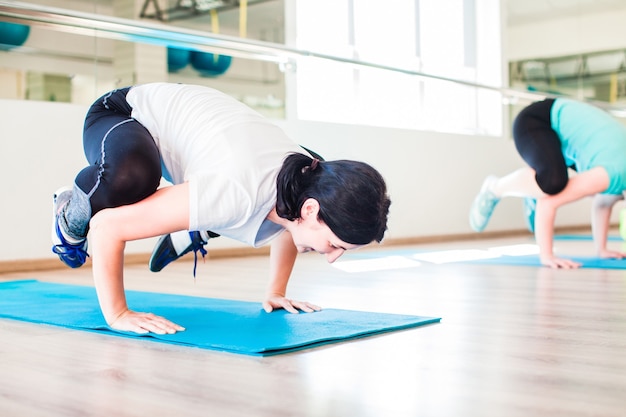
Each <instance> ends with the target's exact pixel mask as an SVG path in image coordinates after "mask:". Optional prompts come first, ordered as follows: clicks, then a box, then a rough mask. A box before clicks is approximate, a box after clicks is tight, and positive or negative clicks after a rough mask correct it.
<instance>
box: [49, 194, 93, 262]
mask: <svg viewBox="0 0 626 417" xmlns="http://www.w3.org/2000/svg"><path fill="white" fill-rule="evenodd" d="M71 197H72V188H70V187H63V188H60V189H58V190H57V191H56V192H55V193H54V196H53V198H52V236H51V237H52V252H54V253H56V254H57V255H59V259H61V261H62V262H63V263H64V264H65V265H67V266H69V267H70V268H78V267H79V266H82V265H83V264H84V263H85V261H86V260H87V257H88V256H89V254H88V253H87V239H83V240H81V241H80V242H77V243H70V242H68V240H67V239H66V238H65V236H63V233H62V232H61V228H60V226H59V215H60V214H61V211H62V210H63V207H65V205H66V204H67V203H68V201H70V198H71Z"/></svg>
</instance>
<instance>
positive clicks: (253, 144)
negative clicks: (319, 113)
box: [126, 83, 306, 247]
mask: <svg viewBox="0 0 626 417" xmlns="http://www.w3.org/2000/svg"><path fill="white" fill-rule="evenodd" d="M126 100H127V101H128V103H129V104H130V105H131V107H132V108H133V111H132V117H133V118H135V119H136V120H137V121H139V122H140V123H141V124H142V125H143V126H145V127H146V129H148V131H149V132H150V134H151V135H152V137H153V138H154V141H155V142H156V144H157V146H158V147H159V150H160V152H161V159H162V163H163V166H164V168H165V169H166V170H167V172H164V176H165V177H166V178H167V179H168V180H170V181H171V182H172V183H173V184H180V183H183V182H185V181H187V182H189V199H190V201H189V203H190V204H189V207H190V210H189V230H211V231H212V232H215V233H219V234H220V235H222V236H226V237H230V238H232V239H235V240H238V241H241V242H244V243H247V244H249V245H251V246H254V247H258V246H262V245H264V244H266V243H267V242H269V241H270V240H271V239H273V238H274V237H275V236H276V235H277V234H279V233H280V232H282V230H283V229H282V228H280V227H279V226H277V225H275V224H274V223H271V222H269V221H268V220H266V217H267V215H268V214H269V212H270V211H271V210H272V209H273V208H274V206H275V205H276V177H277V175H278V172H279V170H280V168H281V166H282V163H283V160H284V158H285V157H286V156H287V155H288V154H289V153H293V152H297V153H302V154H306V151H304V150H303V149H302V148H301V147H300V146H299V145H298V144H297V143H295V142H294V141H293V140H291V139H290V138H288V137H287V136H286V135H285V133H284V132H283V131H282V130H281V129H280V128H278V127H277V126H275V125H273V124H272V123H270V122H269V121H268V120H266V119H265V118H264V117H263V116H261V115H260V114H258V113H257V112H255V111H254V110H252V109H250V108H249V107H247V106H246V105H244V104H243V103H241V102H239V101H237V100H236V99H234V98H232V97H230V96H228V95H226V94H224V93H222V92H220V91H217V90H214V89H212V88H208V87H203V86H195V85H183V84H169V83H153V84H144V85H139V86H135V87H132V88H131V89H130V91H129V92H128V95H127V96H126Z"/></svg>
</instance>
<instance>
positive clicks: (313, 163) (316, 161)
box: [301, 158, 320, 174]
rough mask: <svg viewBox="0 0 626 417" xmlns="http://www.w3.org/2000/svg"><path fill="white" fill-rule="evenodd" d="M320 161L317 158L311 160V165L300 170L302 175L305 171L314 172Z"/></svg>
mask: <svg viewBox="0 0 626 417" xmlns="http://www.w3.org/2000/svg"><path fill="white" fill-rule="evenodd" d="M319 162H320V160H319V159H317V158H313V160H312V161H311V165H307V166H305V167H304V168H302V171H301V172H302V173H303V174H304V173H306V172H307V171H311V172H313V171H315V168H317V165H318V164H319Z"/></svg>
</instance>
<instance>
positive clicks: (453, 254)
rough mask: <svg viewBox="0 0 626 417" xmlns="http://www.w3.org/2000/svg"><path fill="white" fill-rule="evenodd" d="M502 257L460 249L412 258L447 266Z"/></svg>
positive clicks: (480, 251)
mask: <svg viewBox="0 0 626 417" xmlns="http://www.w3.org/2000/svg"><path fill="white" fill-rule="evenodd" d="M499 257H500V255H499V254H497V253H494V252H490V251H486V250H480V249H458V250H444V251H437V252H425V253H416V254H415V255H412V256H411V258H413V259H417V260H420V261H425V262H430V263H433V264H446V263H450V262H466V261H475V260H478V259H491V258H499Z"/></svg>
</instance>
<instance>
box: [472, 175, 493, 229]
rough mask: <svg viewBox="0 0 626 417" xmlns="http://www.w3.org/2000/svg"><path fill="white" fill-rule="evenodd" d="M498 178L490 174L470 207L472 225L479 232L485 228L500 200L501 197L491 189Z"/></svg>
mask: <svg viewBox="0 0 626 417" xmlns="http://www.w3.org/2000/svg"><path fill="white" fill-rule="evenodd" d="M497 180H498V178H497V177H495V176H493V175H490V176H488V177H487V178H486V179H485V181H484V182H483V185H482V187H480V192H479V193H478V195H477V196H476V198H474V202H473V203H472V207H471V208H470V214H469V222H470V227H471V228H472V229H474V230H475V231H477V232H482V231H483V230H485V227H487V223H489V219H490V218H491V215H492V214H493V210H494V209H495V207H496V204H498V202H499V201H500V199H499V198H498V197H496V195H495V194H494V193H493V192H492V191H491V186H492V184H493V183H494V182H495V181H497Z"/></svg>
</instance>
